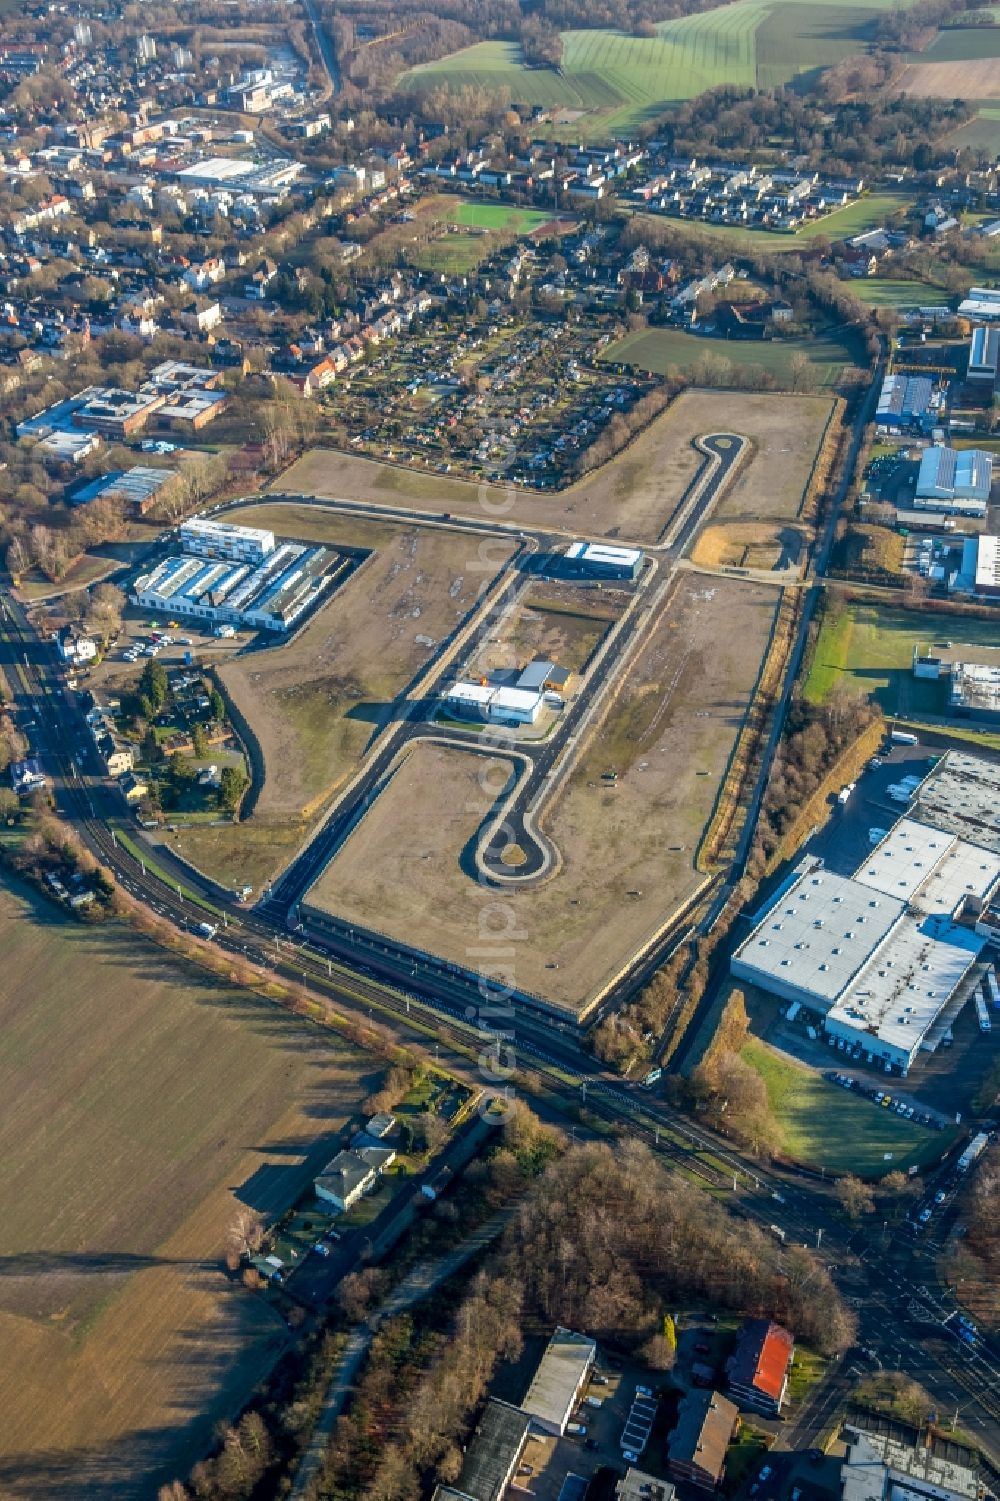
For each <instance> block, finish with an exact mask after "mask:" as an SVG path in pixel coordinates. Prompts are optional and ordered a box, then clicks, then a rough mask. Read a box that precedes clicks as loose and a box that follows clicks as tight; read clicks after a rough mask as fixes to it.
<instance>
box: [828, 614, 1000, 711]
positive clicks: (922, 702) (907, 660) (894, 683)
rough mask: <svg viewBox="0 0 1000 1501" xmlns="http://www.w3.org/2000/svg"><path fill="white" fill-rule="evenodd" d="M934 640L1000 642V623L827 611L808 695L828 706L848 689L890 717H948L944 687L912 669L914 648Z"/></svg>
mask: <svg viewBox="0 0 1000 1501" xmlns="http://www.w3.org/2000/svg"><path fill="white" fill-rule="evenodd" d="M934 619H937V622H938V624H937V625H936V626H935V624H934ZM935 637H946V638H947V639H948V640H949V641H953V642H954V643H955V644H956V646H957V645H959V644H963V645H967V646H970V647H979V648H982V647H995V646H997V645H998V644H1000V643H998V636H997V628H996V625H995V623H994V622H993V621H989V620H964V619H961V618H960V617H953V616H947V617H945V616H939V617H932V618H931V619H930V620H929V619H928V617H927V615H925V614H922V613H920V612H919V611H916V610H899V609H891V608H888V607H886V606H881V605H849V606H847V607H845V608H844V609H841V610H838V609H836V608H829V607H828V609H827V611H826V614H825V615H824V618H823V625H822V627H821V629H820V634H819V639H818V641H817V643H816V650H815V652H814V655H813V661H812V666H811V667H810V670H809V676H808V677H807V679H806V684H805V696H806V698H807V699H809V700H810V702H812V703H823V702H825V700H826V699H828V698H829V697H830V695H831V693H833V691H834V689H836V688H840V687H846V688H848V689H849V690H850V691H851V692H853V693H855V694H857V695H859V696H861V695H864V696H867V697H869V698H874V699H876V700H877V701H878V703H879V704H880V705H881V706H882V709H883V710H884V712H885V713H886V714H889V715H902V716H904V717H905V716H906V715H907V714H913V715H917V716H919V715H921V714H943V713H945V712H946V711H947V688H946V685H945V683H944V682H932V681H930V680H929V679H926V678H920V679H918V678H915V677H914V676H913V672H912V670H911V664H912V660H913V650H914V647H916V646H918V645H919V646H924V647H926V646H929V645H930V643H931V642H932V641H933V640H934V639H935Z"/></svg>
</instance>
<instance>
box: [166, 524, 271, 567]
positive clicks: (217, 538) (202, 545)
mask: <svg viewBox="0 0 1000 1501" xmlns="http://www.w3.org/2000/svg"><path fill="white" fill-rule="evenodd" d="M181 544H182V545H183V548H184V551H185V552H189V553H196V554H197V555H198V556H199V557H203V558H233V559H238V560H239V561H240V562H242V563H262V562H263V561H264V559H265V558H266V557H267V555H268V553H272V552H273V551H274V533H273V532H269V531H265V530H264V529H263V528H261V527H257V526H234V525H232V524H231V523H228V522H225V521H203V520H200V519H197V518H196V519H195V520H193V521H185V522H184V523H183V524H182V526H181Z"/></svg>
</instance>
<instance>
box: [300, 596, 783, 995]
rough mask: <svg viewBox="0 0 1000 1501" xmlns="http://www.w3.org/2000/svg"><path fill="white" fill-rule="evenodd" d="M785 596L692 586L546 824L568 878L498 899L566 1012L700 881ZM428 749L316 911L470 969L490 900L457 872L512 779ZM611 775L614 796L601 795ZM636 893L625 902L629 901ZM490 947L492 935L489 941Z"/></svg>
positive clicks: (529, 970)
mask: <svg viewBox="0 0 1000 1501" xmlns="http://www.w3.org/2000/svg"><path fill="white" fill-rule="evenodd" d="M778 597H779V595H778V591H777V590H776V589H771V588H767V587H763V586H760V587H758V586H757V585H752V584H747V583H745V582H743V583H738V582H736V581H734V580H730V579H719V580H718V581H716V580H712V581H711V583H708V582H707V581H706V580H705V579H700V578H694V577H684V578H682V579H681V580H680V581H679V583H678V586H677V592H676V594H675V596H674V598H673V600H672V602H671V604H670V605H669V607H668V608H667V609H666V611H665V612H664V614H663V616H662V617H661V619H660V621H659V623H658V625H657V627H656V629H655V630H654V632H653V635H652V636H651V637H650V639H649V641H648V642H647V644H646V646H645V648H644V649H643V651H642V652H641V654H640V656H639V658H638V660H637V662H636V664H635V666H634V667H633V669H632V671H631V672H630V674H629V678H628V682H627V684H626V687H625V689H624V690H623V692H622V694H621V696H620V698H619V699H618V701H617V702H616V703H615V704H614V706H613V707H612V709H611V711H610V713H609V714H608V716H607V718H606V720H605V723H604V724H603V726H602V727H601V728H600V729H599V730H598V731H597V733H596V734H595V736H594V739H593V740H592V742H591V744H590V746H589V747H588V749H587V751H586V752H585V754H584V756H583V758H582V760H581V762H580V763H579V765H578V767H577V769H576V771H575V772H574V774H573V775H572V776H571V778H570V779H569V782H568V785H567V786H566V788H565V790H564V791H563V792H562V794H561V795H560V797H559V798H558V800H557V802H556V803H555V804H554V806H553V807H552V808H551V809H550V810H549V811H548V814H547V816H546V817H545V818H544V820H543V822H544V826H545V828H546V830H547V832H548V833H549V834H550V835H551V837H552V838H553V840H554V841H555V843H556V845H557V846H558V848H559V850H560V852H561V855H562V858H563V867H562V869H561V870H560V871H559V873H558V874H557V875H556V876H555V877H553V879H551V880H549V881H548V882H546V883H544V884H542V885H540V886H536V887H533V888H528V889H526V890H524V891H521V892H516V891H504V892H503V894H502V897H501V898H500V900H502V902H503V903H505V904H506V903H510V904H511V905H512V907H513V909H514V911H515V912H516V914H517V919H518V927H519V929H520V930H521V931H522V932H523V933H524V935H525V937H524V939H523V940H522V941H521V942H519V943H518V944H517V946H516V957H515V961H514V975H513V983H515V984H516V985H517V986H519V987H521V988H523V989H526V990H529V991H533V992H535V993H537V994H540V995H542V996H544V997H545V998H546V999H548V1000H550V1001H553V1002H555V1003H556V1004H558V1005H562V1006H565V1007H567V1008H568V1009H570V1010H573V1011H577V1010H579V1009H580V1008H581V1007H582V1006H583V1005H584V1003H585V1002H586V1000H587V998H588V997H589V996H590V995H591V993H592V992H594V991H596V990H598V989H599V988H601V987H602V986H603V985H604V984H605V983H607V981H608V980H609V979H610V978H611V977H612V976H613V975H614V974H615V972H616V971H617V969H618V967H619V965H620V964H621V963H622V962H623V961H624V960H625V959H626V958H627V956H628V954H629V953H630V952H631V951H632V950H633V949H634V948H635V947H636V946H637V945H639V944H640V943H642V942H643V940H644V939H646V938H647V937H648V936H649V935H650V934H652V933H653V932H654V931H655V930H656V929H657V928H658V927H659V926H660V925H661V924H662V923H663V922H664V921H666V919H667V918H668V917H669V916H670V914H671V913H672V912H673V911H674V909H675V908H676V907H677V905H678V904H679V903H680V902H682V901H683V900H684V899H685V898H686V897H687V896H689V895H690V894H691V893H692V892H693V891H694V890H695V888H696V887H697V885H698V884H699V882H700V880H701V879H702V877H701V875H700V873H699V872H698V871H697V870H696V868H695V858H696V853H697V848H698V844H699V841H700V839H701V835H702V832H703V830H704V828H705V825H706V823H707V822H708V820H709V818H710V816H711V813H712V809H713V806H714V802H715V797H716V793H717V791H718V787H719V784H720V781H721V779H722V776H723V774H724V772H725V769H726V765H727V763H728V759H729V756H730V753H731V751H732V748H733V744H734V741H735V738H736V736H737V734H738V732H739V728H740V725H741V723H742V718H743V713H744V711H745V708H746V705H747V702H748V700H749V697H750V694H751V692H752V689H753V686H754V683H755V682H756V679H757V674H758V671H759V668H760V663H761V660H762V657H763V654H764V651H765V649H766V646H767V642H768V638H769V634H770V630H771V625H772V621H773V617H774V612H775V609H776V607H777V602H778ZM487 764H488V763H487V762H486V761H485V759H484V758H483V757H480V756H477V755H473V754H471V753H465V752H463V751H460V750H450V749H447V748H443V747H439V746H434V747H432V746H429V745H423V746H419V747H418V748H416V749H415V750H414V751H412V752H411V753H410V755H409V757H408V758H407V760H406V761H405V762H404V763H403V766H402V767H401V769H400V770H399V771H398V772H397V774H396V776H395V777H394V779H393V781H392V782H391V783H390V786H389V787H388V788H387V790H386V791H385V792H384V793H383V794H382V796H381V797H380V798H379V800H378V802H377V803H376V804H375V806H374V809H373V811H372V812H371V813H369V815H368V817H367V818H366V819H365V820H364V822H363V823H362V824H361V825H360V826H359V828H358V830H357V831H356V832H355V833H354V835H353V836H352V837H351V838H350V839H349V840H348V842H347V844H346V845H345V846H344V847H343V849H342V850H341V851H340V853H339V854H338V855H337V857H336V858H335V859H334V860H333V861H332V862H331V864H330V865H329V866H328V868H327V870H326V871H325V872H324V874H323V875H322V876H321V877H320V880H319V881H318V882H317V883H316V885H315V886H314V887H313V888H312V890H311V892H310V893H309V896H308V900H309V901H310V902H312V903H313V904H314V905H316V906H318V907H321V908H326V909H328V910H330V911H333V912H335V913H337V914H338V915H340V916H342V917H348V918H352V919H353V920H355V921H357V922H359V923H363V924H365V925H366V926H371V927H374V928H377V929H380V930H381V931H383V932H385V933H387V934H389V935H391V936H392V937H395V938H398V939H400V940H402V941H404V942H408V943H419V944H421V945H422V946H424V947H426V948H428V949H429V950H431V951H432V952H434V953H437V954H440V955H443V956H444V957H445V958H447V959H450V960H452V961H453V962H455V963H458V964H463V965H470V966H472V967H476V965H477V964H479V963H480V962H482V961H481V960H480V959H478V958H477V955H476V950H477V946H478V947H479V949H480V952H481V951H482V948H483V946H484V944H483V936H482V934H481V932H480V924H481V921H487V922H488V916H487V918H485V919H482V918H481V914H482V913H483V909H484V908H486V907H488V906H489V904H490V903H491V902H493V901H495V900H496V899H497V896H496V893H493V892H491V891H489V890H488V889H485V888H483V887H481V886H479V885H478V884H477V883H476V881H475V880H474V879H472V878H471V877H470V876H468V875H466V874H465V873H464V872H463V870H462V868H461V866H460V863H459V858H460V856H461V854H462V851H463V848H464V847H465V845H466V844H467V841H468V840H470V839H471V838H472V836H473V835H474V834H475V833H476V831H477V830H478V829H479V827H480V825H481V823H482V821H483V819H484V818H485V817H486V815H487V814H488V812H489V810H490V808H491V806H492V802H493V798H494V797H495V796H496V795H497V793H498V791H499V789H500V787H501V786H502V785H503V782H504V779H505V777H506V776H507V775H508V774H509V763H507V762H505V761H503V760H502V758H497V766H496V770H495V771H494V774H493V777H492V780H491V781H490V782H489V788H488V790H487V791H484V790H483V787H482V782H481V778H482V776H483V770H484V767H485V766H486V765H487ZM611 767H613V768H614V769H615V770H616V771H617V772H618V781H617V783H616V784H615V785H614V787H613V788H610V789H609V788H608V787H607V785H606V784H605V783H603V782H601V780H600V778H601V774H602V772H603V771H605V770H607V769H609V768H611ZM630 892H631V893H634V894H633V895H629V893H630ZM486 943H487V947H488V932H487V934H486Z"/></svg>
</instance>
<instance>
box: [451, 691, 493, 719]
mask: <svg viewBox="0 0 1000 1501" xmlns="http://www.w3.org/2000/svg"><path fill="white" fill-rule="evenodd" d="M493 692H494V690H493V689H492V688H490V687H489V686H488V685H487V684H485V683H454V684H452V686H451V687H450V688H449V689H448V692H447V693H446V694H445V696H444V703H445V707H446V708H447V709H449V710H450V711H451V712H452V713H454V714H461V715H462V716H463V717H464V718H470V719H485V718H486V714H487V711H488V709H489V704H490V699H491V698H492V697H493Z"/></svg>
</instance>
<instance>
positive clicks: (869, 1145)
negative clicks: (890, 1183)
mask: <svg viewBox="0 0 1000 1501" xmlns="http://www.w3.org/2000/svg"><path fill="white" fill-rule="evenodd" d="M741 1056H742V1057H743V1058H744V1060H745V1061H746V1062H747V1063H749V1064H750V1066H751V1067H752V1068H754V1069H756V1071H757V1073H759V1074H760V1076H761V1078H762V1079H763V1080H764V1083H765V1085H766V1087H767V1096H768V1100H769V1101H770V1105H771V1110H772V1111H773V1113H774V1116H775V1119H776V1120H777V1122H778V1128H779V1132H780V1146H781V1149H782V1150H783V1151H784V1152H785V1153H786V1154H787V1155H788V1156H789V1157H791V1158H792V1159H794V1161H796V1162H803V1163H806V1164H808V1165H809V1166H812V1167H825V1168H828V1169H829V1170H830V1171H831V1172H835V1173H844V1172H852V1173H857V1174H858V1176H859V1177H862V1178H881V1177H883V1176H884V1175H885V1174H886V1173H889V1172H893V1171H895V1170H896V1169H897V1168H901V1169H902V1170H903V1171H904V1172H905V1171H906V1169H907V1168H908V1167H910V1166H923V1164H924V1163H926V1162H936V1161H937V1159H938V1158H939V1157H941V1155H942V1154H943V1153H944V1152H945V1151H946V1150H947V1148H948V1147H949V1146H950V1145H951V1142H952V1139H953V1137H954V1135H955V1132H954V1131H952V1132H948V1131H929V1130H927V1128H926V1127H924V1126H915V1125H914V1124H913V1122H912V1121H903V1120H900V1118H899V1116H897V1115H892V1114H890V1113H889V1112H888V1111H886V1110H880V1109H879V1108H878V1106H877V1105H876V1104H875V1103H874V1101H872V1100H866V1099H862V1098H860V1097H858V1096H855V1095H854V1094H849V1093H848V1092H847V1090H844V1089H838V1088H837V1086H836V1085H835V1084H828V1083H827V1081H826V1080H825V1079H824V1078H822V1077H821V1076H820V1074H818V1073H817V1072H816V1071H815V1070H814V1069H811V1068H806V1067H805V1065H804V1064H801V1063H796V1062H795V1060H794V1059H792V1058H789V1057H787V1056H786V1055H785V1054H784V1053H779V1052H777V1051H776V1050H775V1049H774V1048H772V1047H769V1046H768V1044H767V1043H766V1042H761V1041H760V1040H759V1039H758V1038H751V1039H750V1041H749V1042H747V1044H746V1045H745V1047H744V1048H743V1051H742V1054H741ZM887 1153H890V1154H891V1156H888V1157H887V1155H886V1154H887Z"/></svg>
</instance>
